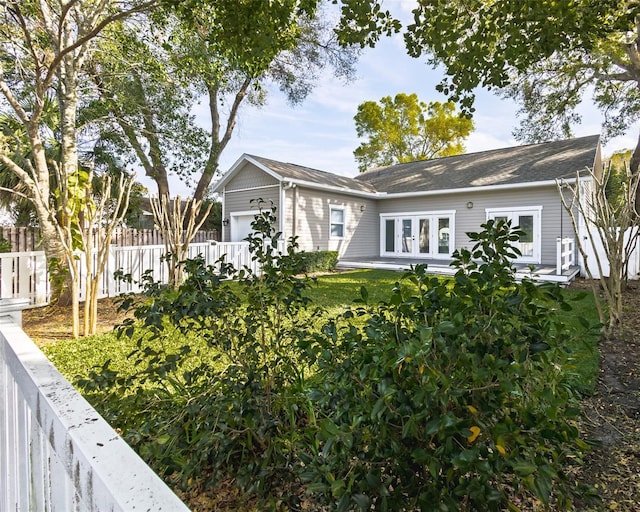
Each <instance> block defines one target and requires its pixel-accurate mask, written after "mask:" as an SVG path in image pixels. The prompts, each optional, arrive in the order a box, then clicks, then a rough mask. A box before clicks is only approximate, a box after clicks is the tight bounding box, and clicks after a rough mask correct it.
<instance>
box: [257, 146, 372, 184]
mask: <svg viewBox="0 0 640 512" xmlns="http://www.w3.org/2000/svg"><path fill="white" fill-rule="evenodd" d="M247 156H249V157H251V158H252V159H254V160H256V161H257V162H260V163H261V164H262V165H264V166H265V167H267V168H269V169H270V170H271V171H273V172H275V173H276V174H278V175H279V176H282V178H283V179H285V180H287V179H289V180H299V181H306V182H308V183H315V184H318V185H327V186H330V187H337V188H343V189H345V190H356V191H360V192H371V193H374V192H375V191H376V190H375V189H374V188H373V186H372V185H370V184H369V183H367V182H361V181H356V180H354V179H353V178H348V177H346V176H339V175H337V174H333V173H330V172H326V171H319V170H318V169H312V168H310V167H304V166H302V165H296V164H290V163H284V162H278V161H277V160H270V159H269V158H264V157H261V156H255V155H247Z"/></svg>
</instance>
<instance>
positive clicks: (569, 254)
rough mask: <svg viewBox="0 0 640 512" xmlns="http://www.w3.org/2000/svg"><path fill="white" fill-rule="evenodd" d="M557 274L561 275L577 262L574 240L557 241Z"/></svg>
mask: <svg viewBox="0 0 640 512" xmlns="http://www.w3.org/2000/svg"><path fill="white" fill-rule="evenodd" d="M556 245H557V247H556V274H558V275H561V274H562V273H563V272H564V271H566V270H569V269H570V268H571V267H572V266H573V265H575V262H576V241H575V239H574V238H560V237H558V238H557V239H556Z"/></svg>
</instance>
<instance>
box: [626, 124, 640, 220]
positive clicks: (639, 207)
mask: <svg viewBox="0 0 640 512" xmlns="http://www.w3.org/2000/svg"><path fill="white" fill-rule="evenodd" d="M629 170H630V172H631V176H638V175H640V135H639V136H638V143H637V144H636V147H635V149H634V150H633V153H632V154H631V162H630V163H629ZM638 212H640V187H638V189H637V190H636V204H635V213H636V216H638Z"/></svg>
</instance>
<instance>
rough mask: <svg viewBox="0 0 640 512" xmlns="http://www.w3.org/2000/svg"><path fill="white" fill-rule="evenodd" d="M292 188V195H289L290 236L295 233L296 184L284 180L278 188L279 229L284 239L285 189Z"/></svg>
mask: <svg viewBox="0 0 640 512" xmlns="http://www.w3.org/2000/svg"><path fill="white" fill-rule="evenodd" d="M290 189H293V193H292V197H291V210H292V218H291V222H292V226H291V236H295V235H296V223H297V209H296V203H297V202H298V194H297V190H296V184H295V183H293V182H292V181H285V182H284V183H283V185H282V188H281V189H280V193H281V199H280V205H281V208H280V231H281V232H282V238H283V239H284V240H286V239H287V237H286V234H285V221H284V211H285V199H286V191H287V190H290Z"/></svg>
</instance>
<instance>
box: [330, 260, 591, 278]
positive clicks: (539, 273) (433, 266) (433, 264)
mask: <svg viewBox="0 0 640 512" xmlns="http://www.w3.org/2000/svg"><path fill="white" fill-rule="evenodd" d="M451 261H452V260H450V259H449V260H436V259H411V258H382V257H376V256H372V257H369V258H345V259H341V260H339V261H338V265H337V266H338V268H341V269H347V268H378V269H385V270H398V271H402V270H409V268H410V267H411V266H412V265H418V264H424V263H426V264H427V270H428V271H429V272H430V273H432V274H437V275H446V276H452V275H454V274H455V273H456V271H457V269H456V268H454V267H452V266H451V265H450V264H451ZM579 274H580V267H578V266H572V267H570V268H569V269H568V270H565V271H564V272H563V273H562V274H557V273H556V266H555V265H533V271H532V270H531V265H528V264H516V279H522V278H524V277H529V278H533V279H537V280H539V281H543V282H554V283H560V284H569V283H570V282H571V281H573V280H574V279H575V278H576V277H578V275H579Z"/></svg>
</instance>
